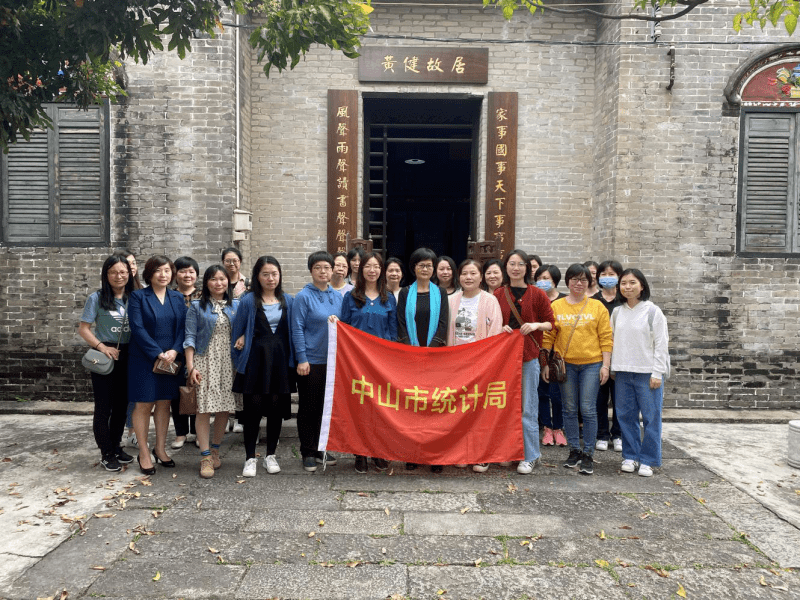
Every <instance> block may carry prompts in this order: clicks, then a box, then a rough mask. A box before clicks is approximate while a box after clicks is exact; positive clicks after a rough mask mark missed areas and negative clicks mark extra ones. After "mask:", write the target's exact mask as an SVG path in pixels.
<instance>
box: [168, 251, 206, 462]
mask: <svg viewBox="0 0 800 600" xmlns="http://www.w3.org/2000/svg"><path fill="white" fill-rule="evenodd" d="M175 270H176V271H177V274H176V275H175V290H177V291H178V292H180V293H181V294H182V295H183V303H184V304H186V310H189V307H191V305H192V300H197V299H199V298H200V296H201V295H202V292H201V290H199V289H197V287H196V285H195V284H196V283H197V276H198V274H199V273H200V266H199V265H198V264H197V261H196V260H195V259H193V258H192V257H191V256H181V257H180V258H178V259H176V260H175ZM186 368H187V369H188V368H189V365H186ZM187 373H188V370H187ZM180 407H181V401H180V398H178V399H177V400H173V401H172V407H171V408H172V425H173V426H174V427H175V440H174V441H173V442H172V447H173V448H175V449H176V450H177V449H179V448H183V444H184V443H186V442H190V443H191V442H194V441H195V440H196V439H197V430H196V429H195V423H196V417H195V415H182V414H181V412H180Z"/></svg>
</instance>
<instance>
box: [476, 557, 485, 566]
mask: <svg viewBox="0 0 800 600" xmlns="http://www.w3.org/2000/svg"><path fill="white" fill-rule="evenodd" d="M482 562H483V559H482V558H479V559H478V560H476V561H475V566H476V567H480V566H481V563H482Z"/></svg>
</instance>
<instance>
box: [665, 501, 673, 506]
mask: <svg viewBox="0 0 800 600" xmlns="http://www.w3.org/2000/svg"><path fill="white" fill-rule="evenodd" d="M664 504H665V505H666V506H672V503H671V502H664Z"/></svg>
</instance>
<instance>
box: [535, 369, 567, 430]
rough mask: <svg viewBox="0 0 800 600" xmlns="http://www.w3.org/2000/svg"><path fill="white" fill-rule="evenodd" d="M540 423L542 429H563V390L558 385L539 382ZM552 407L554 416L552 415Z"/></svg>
mask: <svg viewBox="0 0 800 600" xmlns="http://www.w3.org/2000/svg"><path fill="white" fill-rule="evenodd" d="M538 391H539V423H541V424H542V427H549V428H550V429H562V428H563V427H564V417H563V414H562V409H561V389H560V388H559V387H558V384H557V383H554V382H552V381H551V382H550V383H547V382H546V381H544V380H542V381H540V382H539V390H538ZM551 407H552V414H551V413H550V411H551Z"/></svg>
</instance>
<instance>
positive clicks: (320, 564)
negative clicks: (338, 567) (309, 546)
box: [319, 562, 335, 567]
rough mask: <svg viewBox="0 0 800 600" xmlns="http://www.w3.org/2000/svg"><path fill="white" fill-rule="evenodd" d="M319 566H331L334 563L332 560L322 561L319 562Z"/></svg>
mask: <svg viewBox="0 0 800 600" xmlns="http://www.w3.org/2000/svg"><path fill="white" fill-rule="evenodd" d="M319 566H320V567H333V566H335V565H334V564H333V563H332V562H324V563H319Z"/></svg>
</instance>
